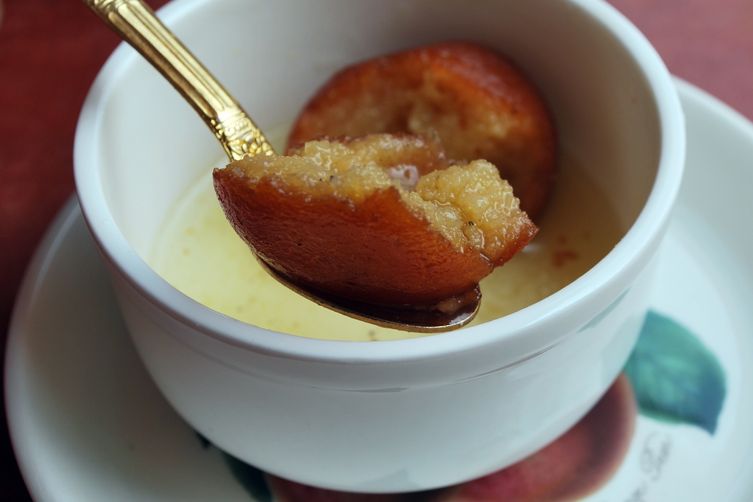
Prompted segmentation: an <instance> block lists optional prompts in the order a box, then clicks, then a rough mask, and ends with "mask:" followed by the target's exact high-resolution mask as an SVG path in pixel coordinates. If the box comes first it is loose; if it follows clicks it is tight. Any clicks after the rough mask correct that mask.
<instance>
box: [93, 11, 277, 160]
mask: <svg viewBox="0 0 753 502" xmlns="http://www.w3.org/2000/svg"><path fill="white" fill-rule="evenodd" d="M84 3H85V4H86V5H88V6H89V7H90V8H91V9H92V10H93V11H94V12H96V13H97V14H98V15H99V17H101V18H102V19H103V20H104V21H105V23H107V25H108V26H110V28H112V29H113V30H115V31H116V32H117V33H119V34H120V36H121V37H122V38H123V40H125V41H127V42H128V43H129V44H131V46H133V48H134V49H136V50H137V51H139V52H140V53H141V54H142V55H143V56H144V58H145V59H146V60H147V61H149V62H150V63H151V64H152V66H154V67H155V68H156V69H157V70H158V71H159V72H160V73H161V74H162V75H164V77H165V78H166V79H167V80H168V81H169V82H170V83H171V84H172V85H173V87H175V88H176V89H177V90H178V92H180V93H181V94H182V95H183V97H185V98H186V100H187V101H188V102H189V103H191V106H193V107H194V109H195V110H196V111H197V112H198V114H199V115H200V116H201V118H202V119H204V122H205V123H206V124H207V126H209V128H210V129H211V130H212V132H213V133H214V135H215V136H216V137H217V139H218V140H219V142H220V143H221V144H222V147H223V148H224V149H225V153H226V154H227V156H228V157H229V158H230V160H238V159H241V158H243V157H244V156H246V155H258V154H270V153H273V152H274V150H273V149H272V146H271V145H270V144H269V142H268V141H267V139H266V138H265V137H264V135H263V134H262V133H261V131H260V130H259V128H258V127H256V124H254V123H253V121H252V120H251V118H250V117H249V116H248V114H246V112H245V111H243V108H241V106H240V105H239V104H238V102H237V101H236V100H235V99H233V97H232V96H230V94H228V92H227V91H226V90H225V89H224V88H223V87H222V86H221V85H220V84H219V82H217V80H216V79H215V78H214V77H213V76H212V74H211V73H209V71H208V70H207V69H206V68H204V66H203V65H202V64H201V63H199V62H198V61H197V60H196V58H195V57H194V56H193V54H191V53H190V52H189V50H188V49H186V47H185V46H184V45H183V44H182V43H181V42H180V41H179V40H178V39H177V38H175V35H173V34H172V32H171V31H170V30H169V29H168V28H167V27H166V26H165V25H164V24H162V22H161V21H160V20H159V19H157V17H156V16H155V15H154V12H153V11H152V10H151V9H150V8H149V7H148V6H147V5H145V4H144V3H143V2H142V1H141V0H84Z"/></svg>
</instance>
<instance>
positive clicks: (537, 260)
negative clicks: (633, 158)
mask: <svg viewBox="0 0 753 502" xmlns="http://www.w3.org/2000/svg"><path fill="white" fill-rule="evenodd" d="M540 229H541V230H540V232H539V234H538V235H537V236H536V238H535V239H534V241H533V242H532V243H531V244H530V245H529V246H528V247H527V248H526V249H525V250H524V251H522V252H521V253H519V254H518V255H516V256H515V257H514V258H513V259H512V260H510V261H509V262H508V263H507V264H505V265H504V266H503V267H499V268H497V269H496V270H495V271H494V272H493V273H492V274H491V275H490V276H488V277H487V278H485V279H484V280H483V281H482V282H481V290H482V293H483V300H482V303H481V310H480V312H479V314H478V316H477V317H476V319H475V320H474V324H478V323H482V322H486V321H489V320H492V319H496V318H498V317H501V316H504V315H506V314H509V313H511V312H515V311H516V310H520V309H522V308H524V307H526V306H528V305H531V304H532V303H535V302H537V301H538V300H541V299H542V298H544V297H546V296H548V295H550V294H551V293H554V292H555V291H557V290H559V289H561V288H562V287H564V286H566V285H567V284H569V283H570V282H572V281H573V280H574V279H576V278H577V277H579V276H580V275H582V274H583V273H584V272H586V271H587V270H588V269H589V268H591V267H592V266H593V265H594V264H596V262H598V261H599V260H600V259H601V258H602V257H603V256H604V255H605V254H606V253H607V252H609V250H611V249H612V247H613V246H614V245H615V244H616V243H617V241H618V239H619V238H620V235H621V234H622V231H621V229H620V226H619V223H618V219H617V215H616V214H615V212H614V210H613V208H612V207H610V204H609V201H608V200H607V198H606V197H605V195H604V194H603V193H601V192H600V191H599V189H598V188H597V187H596V185H595V184H594V182H593V181H592V180H591V179H590V178H588V176H586V174H585V172H584V171H583V170H582V168H581V167H580V166H579V165H578V164H577V163H576V162H573V161H572V159H568V158H565V159H563V161H562V162H561V165H560V176H559V179H558V181H557V188H556V191H555V194H554V198H553V200H552V201H551V204H550V206H549V207H548V209H547V211H546V214H544V216H543V219H542V221H541V222H540ZM149 261H150V265H151V266H152V267H153V268H154V269H155V270H156V271H157V272H158V273H159V274H160V275H161V276H162V277H164V278H165V279H166V280H167V281H168V282H169V283H170V284H172V285H173V286H174V287H175V288H177V289H178V290H180V291H181V292H183V293H184V294H186V295H188V296H189V297H191V298H193V299H195V300H196V301H198V302H200V303H202V304H204V305H206V306H208V307H210V308H212V309H214V310H216V311H218V312H221V313H223V314H226V315H228V316H230V317H234V318H236V319H239V320H241V321H244V322H247V323H249V324H253V325H256V326H261V327H264V328H268V329H271V330H275V331H281V332H285V333H291V334H295V335H300V336H306V337H311V338H322V339H330V340H355V341H366V340H395V339H400V338H411V337H416V336H422V334H421V333H409V332H403V331H396V330H391V329H385V328H380V327H376V326H373V325H371V324H368V323H365V322H361V321H356V320H354V319H350V318H348V317H345V316H343V315H340V314H337V313H335V312H332V311H330V310H327V309H325V308H323V307H319V306H318V305H316V304H314V303H313V302H310V301H309V300H306V299H304V298H302V297H301V296H299V295H297V294H296V293H293V292H292V291H290V290H289V289H287V288H286V287H284V286H282V285H280V284H279V283H278V282H277V281H275V280H274V279H272V278H271V277H270V276H269V275H268V274H267V273H266V272H265V271H264V270H263V269H262V268H261V267H260V266H259V264H258V263H257V262H256V259H255V258H254V257H253V255H252V254H251V252H250V251H249V249H248V247H247V246H246V244H245V243H244V242H243V241H242V240H241V239H240V238H239V237H238V236H237V235H236V234H235V232H234V231H233V229H232V228H231V227H230V224H229V223H228V222H227V220H226V219H225V216H224V214H223V213H222V209H221V208H220V205H219V203H218V202H217V198H216V197H215V194H214V190H213V187H212V179H211V176H210V175H209V174H207V175H203V176H202V177H201V179H199V180H197V181H196V182H195V183H194V184H193V185H192V186H191V187H190V189H189V190H188V191H187V193H185V194H184V196H183V197H181V198H180V200H178V202H177V204H176V206H175V208H174V209H173V210H172V212H171V213H170V214H169V215H168V217H167V219H166V221H165V222H164V224H163V226H162V232H161V233H160V235H159V237H158V239H157V241H156V242H155V246H154V249H153V252H152V255H151V257H150V260H149Z"/></svg>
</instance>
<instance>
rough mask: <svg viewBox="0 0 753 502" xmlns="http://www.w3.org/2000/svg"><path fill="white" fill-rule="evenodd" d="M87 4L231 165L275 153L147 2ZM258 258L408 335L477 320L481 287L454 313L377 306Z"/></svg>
mask: <svg viewBox="0 0 753 502" xmlns="http://www.w3.org/2000/svg"><path fill="white" fill-rule="evenodd" d="M84 3H85V4H86V5H88V6H89V7H90V8H91V9H92V10H93V11H94V12H95V13H97V14H98V15H99V17H100V18H102V20H103V21H104V22H105V23H106V24H107V25H108V26H109V27H110V28H112V29H113V30H114V31H115V32H116V33H118V35H120V37H121V38H122V39H123V40H124V41H126V42H128V43H129V44H130V45H131V46H133V48H134V49H136V50H137V51H138V52H140V53H141V55H142V56H144V58H145V59H146V60H147V61H148V62H149V63H151V64H152V66H154V67H155V68H156V69H157V70H158V71H159V72H160V73H161V74H162V75H163V76H164V77H165V78H166V79H167V80H168V81H169V82H170V83H171V84H172V85H173V87H175V89H176V90H177V91H178V92H179V93H180V94H181V95H182V96H183V97H184V98H185V99H186V101H188V103H189V104H190V105H191V106H192V107H193V108H194V110H196V112H197V113H198V114H199V115H200V116H201V118H202V119H203V120H204V122H205V123H206V124H207V126H209V128H210V129H211V130H212V132H213V133H214V135H215V136H216V137H217V140H218V141H219V142H220V144H221V145H222V148H223V149H224V150H225V153H226V154H227V157H228V158H229V159H230V161H231V162H232V161H235V160H240V159H242V158H243V157H245V156H247V155H271V154H274V149H273V148H272V145H270V144H269V142H268V141H267V139H266V138H265V137H264V134H262V132H261V131H260V130H259V128H258V127H257V126H256V125H255V124H254V122H253V121H252V120H251V118H250V117H249V116H248V114H247V113H246V112H245V111H244V110H243V109H242V108H241V106H240V104H238V102H237V101H236V100H235V99H234V98H233V97H232V96H230V94H229V93H228V92H227V91H226V90H225V89H224V87H222V85H220V83H219V82H217V80H216V79H215V78H214V77H213V76H212V75H211V74H210V73H209V71H208V70H207V69H206V68H204V66H203V65H202V64H201V63H200V62H199V61H197V60H196V58H195V57H194V56H193V55H192V54H191V53H190V52H189V51H188V49H186V47H185V46H184V45H183V44H182V43H181V42H180V41H179V40H178V39H177V38H176V37H175V35H174V34H173V33H172V32H171V31H170V30H169V29H168V28H167V27H166V26H165V25H164V24H162V22H161V21H160V20H159V19H157V17H156V16H155V15H154V12H153V11H152V10H151V9H150V8H149V7H148V6H147V5H146V4H144V3H143V2H142V1H141V0H84ZM257 260H258V261H259V263H260V264H261V265H262V267H263V268H264V269H265V270H266V271H267V272H268V273H269V274H270V275H272V277H274V278H275V279H276V280H278V281H279V282H280V283H282V284H284V285H285V286H287V287H288V288H290V289H292V290H293V291H295V292H296V293H298V294H300V295H302V296H304V297H306V298H308V299H309V300H312V301H314V302H316V303H317V304H319V305H321V306H323V307H326V308H328V309H331V310H334V311H336V312H339V313H341V314H344V315H347V316H349V317H352V318H354V319H358V320H361V321H366V322H369V323H372V324H376V325H378V326H383V327H386V328H392V329H399V330H403V331H416V332H439V331H449V330H453V329H457V328H460V327H461V326H464V325H466V324H468V323H469V322H470V321H471V320H472V319H473V318H474V317H475V315H476V313H477V312H478V309H479V303H480V299H481V291H480V289H479V287H478V285H477V286H476V288H475V289H474V290H472V291H470V292H469V293H468V294H467V295H466V296H465V297H464V300H465V301H464V304H465V306H463V307H461V308H460V309H459V310H457V311H454V312H452V313H450V314H448V313H445V312H441V311H439V310H415V309H407V308H406V309H400V308H391V307H384V306H378V305H371V304H366V303H361V302H358V301H352V300H343V299H341V298H334V297H332V296H329V295H326V294H322V293H320V292H317V291H313V290H310V289H307V288H303V287H302V286H301V285H299V284H296V283H295V282H294V281H292V280H290V279H289V278H288V277H286V276H284V275H283V274H281V273H280V272H278V271H276V270H274V269H273V268H272V267H270V266H269V265H267V264H266V263H265V262H264V260H262V259H261V258H260V257H259V256H257Z"/></svg>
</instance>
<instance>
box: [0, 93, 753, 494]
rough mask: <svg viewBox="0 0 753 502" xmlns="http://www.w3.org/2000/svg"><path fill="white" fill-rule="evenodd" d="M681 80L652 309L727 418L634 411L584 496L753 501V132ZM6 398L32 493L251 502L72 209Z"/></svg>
mask: <svg viewBox="0 0 753 502" xmlns="http://www.w3.org/2000/svg"><path fill="white" fill-rule="evenodd" d="M678 86H679V89H680V92H681V95H682V100H683V104H684V107H685V112H686V114H687V119H688V143H689V152H688V166H687V173H686V178H685V181H684V183H683V187H682V190H681V194H680V199H679V202H678V207H677V209H676V211H675V214H674V217H673V219H672V223H671V225H670V228H669V233H668V236H667V240H666V243H665V245H664V248H663V250H662V252H661V256H660V263H659V270H658V274H659V284H658V285H657V287H656V291H655V295H654V298H653V305H654V309H655V310H656V311H658V312H660V313H661V314H663V315H666V316H668V317H671V318H672V319H674V320H675V321H677V322H679V323H680V324H681V325H683V326H684V327H685V328H687V330H688V331H690V332H692V333H694V334H695V338H697V340H700V345H701V346H705V349H703V350H707V351H708V353H709V354H712V359H714V360H715V361H718V365H719V366H720V367H721V372H722V373H723V375H724V378H723V380H722V383H724V382H725V381H726V384H725V387H724V388H723V389H722V390H723V392H722V393H721V396H720V395H719V394H720V393H719V391H717V398H719V399H720V400H722V401H721V402H722V408H721V413H720V414H718V423H717V426H716V428H715V431H714V432H713V433H712V432H710V431H712V430H714V427H713V426H711V425H709V424H710V422H708V421H707V422H703V419H702V418H698V417H696V418H695V423H696V425H693V421H694V420H693V419H691V420H686V421H684V422H685V423H668V422H667V421H666V417H665V420H664V421H659V420H656V417H653V418H651V417H649V416H646V415H641V416H639V417H638V420H637V422H636V423H637V426H636V430H635V435H634V437H633V439H632V442H631V445H630V447H629V450H628V453H627V455H626V457H625V459H624V461H623V463H622V465H621V466H620V467H619V469H618V471H617V473H616V474H615V475H614V476H613V477H612V478H611V480H609V481H608V482H607V483H606V484H605V485H603V486H602V487H601V489H599V491H598V492H596V493H595V494H593V495H592V496H590V497H589V500H598V501H612V500H614V501H619V502H622V501H631V502H644V501H675V500H677V501H680V500H681V501H695V500H698V501H709V500H724V501H738V500H739V501H743V500H745V501H747V500H753V394H751V393H750V392H749V391H747V390H748V389H750V388H751V386H753V308H751V307H752V306H753V262H751V259H750V257H751V256H753V232H750V227H751V224H750V220H751V216H753V197H752V196H751V187H753V167H751V166H750V165H749V164H750V163H751V162H752V161H751V159H753V126H752V125H751V124H750V123H749V122H747V121H746V120H745V119H743V118H742V117H741V116H739V115H738V114H737V113H736V112H734V111H732V110H730V109H729V108H727V107H726V106H725V105H723V104H721V103H720V102H718V101H717V100H715V99H714V98H712V97H710V96H708V95H707V94H705V93H703V92H702V91H699V90H697V89H696V88H694V87H692V86H690V85H688V84H686V83H683V82H678ZM650 345H651V343H649V344H648V345H647V347H648V348H649V349H650V348H651V347H650ZM670 349H671V350H673V349H672V347H670ZM678 350H679V349H678ZM679 351H680V352H681V350H679ZM665 355H666V354H665ZM647 357H649V358H650V357H651V353H650V351H649V353H648V356H647ZM712 362H713V361H712ZM693 368H695V366H693V367H691V368H690V369H691V370H692V369H693ZM5 392H6V406H7V413H8V421H9V426H10V432H11V436H12V440H13V445H14V448H15V451H16V455H17V458H18V461H19V464H20V466H21V470H22V472H23V474H24V477H25V480H26V482H27V484H28V486H29V489H30V491H31V493H32V495H33V496H34V498H35V499H37V500H76V501H79V500H108V501H113V500H128V501H132V500H157V499H169V500H223V501H231V500H249V499H252V498H253V497H252V494H253V492H254V491H253V487H252V486H250V485H249V481H248V479H245V480H243V481H241V482H239V472H238V466H237V465H235V466H233V464H232V462H228V459H227V458H224V456H223V455H222V454H221V453H220V452H219V451H218V450H217V449H215V448H211V447H207V445H206V444H203V443H202V441H201V440H200V438H198V437H197V435H196V434H195V433H194V432H193V430H192V429H191V428H190V427H188V426H187V425H186V424H185V423H184V422H183V421H182V420H181V419H180V418H179V417H178V416H177V415H176V414H175V412H174V411H172V409H171V408H170V407H169V406H168V405H167V403H166V402H165V401H164V400H163V399H162V397H161V396H160V394H159V393H158V391H157V389H156V388H155V386H154V384H153V383H152V382H151V380H150V379H149V377H148V375H147V374H146V372H145V370H144V368H143V367H142V365H141V363H140V361H139V359H138V357H137V355H136V353H135V351H134V349H133V347H132V345H131V342H130V340H129V338H128V336H127V334H126V332H125V330H124V327H123V324H122V321H121V318H120V315H119V313H118V310H117V307H116V305H115V302H114V299H113V297H112V293H111V290H110V286H109V283H108V280H107V277H106V274H105V270H104V268H103V265H102V263H101V261H100V258H99V256H98V254H97V251H96V250H95V248H94V245H93V243H92V241H91V239H90V237H89V235H88V233H87V231H86V229H85V227H84V224H83V222H82V219H81V215H80V212H79V209H78V205H77V204H76V202H75V201H71V202H70V203H69V204H68V205H67V206H66V207H65V209H64V210H63V211H62V212H61V214H60V216H58V218H57V220H56V221H55V223H54V225H53V226H52V228H51V229H50V230H49V232H48V234H47V237H46V238H45V240H44V242H43V243H42V245H41V246H40V248H39V250H38V251H37V254H36V257H35V259H34V260H33V263H32V265H31V267H30V269H29V271H28V273H27V276H26V279H25V282H24V286H23V288H22V290H21V293H20V295H19V298H18V302H17V305H16V310H15V313H14V317H13V321H12V323H11V328H10V333H9V338H8V347H7V352H6V389H5ZM639 394H640V392H639ZM680 404H682V403H680ZM700 413H701V415H704V416H706V415H709V416H711V415H713V416H712V417H711V418H713V419H714V420H715V419H716V418H717V414H716V413H712V412H710V411H709V410H708V409H704V408H701V409H700ZM703 423H705V424H706V425H705V429H704V428H703V426H698V425H697V424H703ZM323 453H324V452H323ZM232 467H235V469H233V468H232ZM249 472H251V474H253V472H252V471H247V472H246V475H248V474H249ZM244 481H245V486H244V484H242V483H243V482H244ZM256 498H257V499H263V498H264V494H263V493H262V494H261V495H260V494H259V493H256Z"/></svg>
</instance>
